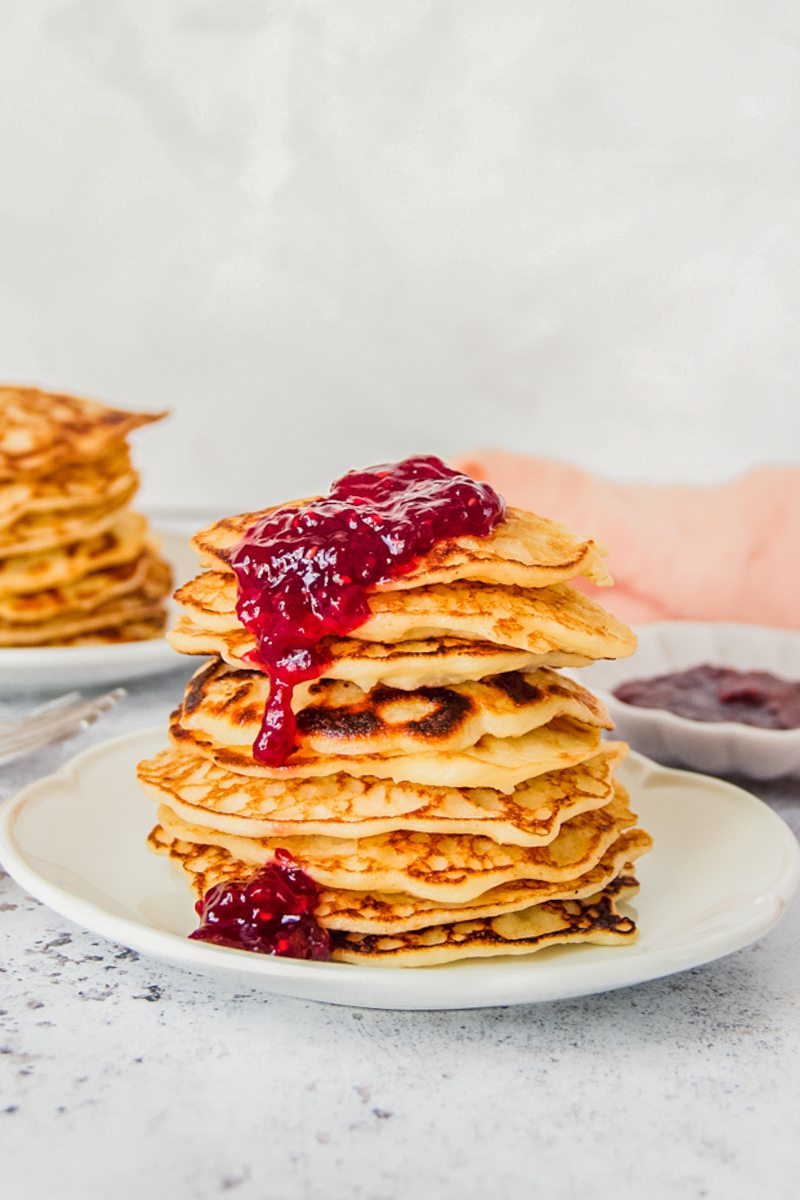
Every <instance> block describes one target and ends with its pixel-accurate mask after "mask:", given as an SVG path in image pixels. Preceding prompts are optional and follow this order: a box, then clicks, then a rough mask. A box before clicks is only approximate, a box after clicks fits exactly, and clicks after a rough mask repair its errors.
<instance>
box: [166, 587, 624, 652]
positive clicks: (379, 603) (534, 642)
mask: <svg viewBox="0 0 800 1200" xmlns="http://www.w3.org/2000/svg"><path fill="white" fill-rule="evenodd" d="M175 599H176V600H177V602H178V603H179V604H180V605H181V606H182V607H183V608H184V609H185V610H186V611H187V612H188V614H189V616H190V617H191V619H192V621H193V623H194V624H195V625H197V626H200V627H201V628H203V629H208V630H214V631H218V632H222V633H225V632H227V631H230V630H235V629H237V628H241V623H240V621H239V618H238V617H237V615H236V580H235V578H234V577H233V576H232V575H231V574H230V573H228V572H223V571H206V572H204V573H203V574H202V575H198V576H197V577H196V578H194V579H192V580H190V581H189V582H188V583H186V584H184V585H183V587H181V588H179V589H178V591H177V592H176V593H175ZM367 603H368V605H369V610H370V616H369V617H368V618H367V620H366V621H365V622H364V623H363V624H362V625H359V626H358V627H357V628H356V629H354V630H353V631H352V634H351V636H352V637H353V638H355V639H357V640H359V641H376V642H381V643H397V642H402V641H406V640H410V641H422V640H424V639H426V638H439V637H457V638H462V639H466V640H473V641H481V642H491V643H493V644H494V645H498V646H510V647H513V648H515V649H518V650H526V651H528V652H529V653H530V654H538V655H544V654H552V653H555V652H562V653H567V654H572V655H576V656H579V657H582V658H588V659H591V660H595V659H601V658H625V657H627V655H629V654H632V653H633V651H634V650H635V649H636V638H635V636H634V634H633V633H632V631H631V630H630V629H629V628H628V627H627V625H624V624H623V623H622V622H621V621H618V620H617V618H616V617H614V616H612V615H611V614H610V613H608V612H606V611H605V609H604V608H602V607H601V606H600V605H599V604H597V603H596V602H595V601H594V600H591V599H590V598H589V597H588V596H584V595H583V594H582V593H581V592H576V591H575V590H574V588H570V587H568V586H567V585H566V584H556V585H554V586H553V587H547V588H535V589H534V588H520V587H502V586H498V585H493V584H484V583H472V582H469V583H449V584H441V585H436V586H432V587H421V588H415V589H413V590H410V591H404V592H380V593H372V594H370V596H369V597H368V599H367ZM253 647H254V648H255V644H254V643H253Z"/></svg>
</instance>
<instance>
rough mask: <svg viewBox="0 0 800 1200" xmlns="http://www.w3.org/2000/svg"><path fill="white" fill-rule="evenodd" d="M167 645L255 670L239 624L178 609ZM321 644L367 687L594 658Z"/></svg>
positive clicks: (330, 663)
mask: <svg viewBox="0 0 800 1200" xmlns="http://www.w3.org/2000/svg"><path fill="white" fill-rule="evenodd" d="M168 638H169V642H170V645H171V646H172V647H173V649H174V650H177V651H179V653H181V654H203V655H205V654H213V655H219V657H220V658H221V659H222V660H223V661H224V662H226V663H228V664H229V665H230V666H233V667H247V668H249V669H250V670H251V671H252V670H259V669H260V668H259V665H258V663H255V662H253V661H252V660H251V659H250V658H248V655H250V654H254V653H255V650H256V643H255V639H254V638H253V636H252V634H250V633H248V632H247V630H246V629H244V628H242V626H238V627H237V628H235V629H231V630H228V631H226V632H225V633H219V632H214V631H211V630H206V629H202V628H201V627H200V626H199V625H196V624H195V622H194V621H193V620H192V618H191V617H189V616H187V615H186V614H185V613H183V614H181V615H180V616H179V617H178V619H177V621H176V622H175V625H174V626H173V628H172V629H171V630H170V631H169V634H168ZM322 648H323V650H324V652H325V656H326V659H327V666H326V668H325V675H326V677H327V678H330V679H341V680H345V681H348V682H350V683H354V684H356V685H357V686H358V687H360V688H361V689H362V690H363V691H369V690H370V689H371V688H373V687H376V686H377V685H378V684H386V685H387V686H389V687H396V688H401V689H403V690H408V689H411V688H415V687H439V686H445V685H449V684H453V683H462V682H463V681H464V680H469V679H483V678H484V677H485V676H486V675H499V674H502V673H503V672H505V671H524V670H536V668H537V667H541V666H549V667H584V666H587V665H588V663H590V662H591V661H592V660H591V659H587V658H582V657H580V656H579V655H575V654H564V653H562V652H560V651H554V652H553V653H551V654H530V653H528V651H527V650H514V649H512V648H511V647H509V646H494V645H492V643H491V642H468V641H465V640H463V639H462V638H426V639H425V640H423V641H405V642H398V643H396V644H395V645H384V644H383V643H381V642H361V641H358V640H357V639H356V638H326V639H325V640H324V641H323V642H322ZM308 689H309V685H308V684H302V683H301V684H298V685H297V687H296V688H295V691H294V695H295V703H296V704H300V705H302V704H304V703H306V701H305V699H304V697H305V696H307V695H308Z"/></svg>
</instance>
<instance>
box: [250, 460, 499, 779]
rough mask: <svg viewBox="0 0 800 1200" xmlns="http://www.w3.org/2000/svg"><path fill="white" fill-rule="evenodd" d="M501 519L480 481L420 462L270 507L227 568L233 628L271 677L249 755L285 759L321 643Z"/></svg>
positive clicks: (354, 477)
mask: <svg viewBox="0 0 800 1200" xmlns="http://www.w3.org/2000/svg"><path fill="white" fill-rule="evenodd" d="M505 512H506V508H505V503H504V502H503V500H502V499H501V498H500V496H498V495H497V493H496V492H495V491H494V489H493V488H491V487H490V486H489V485H488V484H487V483H479V482H477V480H474V479H470V477H469V476H468V475H462V474H461V473H460V472H458V471H453V470H451V469H450V468H449V467H447V466H445V464H444V463H443V462H442V461H441V459H439V458H435V457H433V456H432V455H420V456H418V457H415V458H406V459H404V460H403V462H399V463H387V464H384V465H383V466H377V467H370V468H368V469H367V470H365V471H350V472H349V473H348V474H347V475H344V476H343V477H342V478H341V479H338V480H337V481H336V482H335V483H334V484H333V486H332V487H331V490H330V492H329V494H328V495H327V496H324V497H322V498H321V499H319V500H313V501H311V502H310V503H309V504H304V505H303V506H302V507H300V508H284V509H279V510H278V511H277V512H274V513H270V514H269V515H268V516H265V517H263V518H262V520H260V521H259V522H258V523H257V524H256V525H254V526H253V528H252V529H250V530H248V532H247V533H246V534H245V536H244V538H243V539H242V541H241V542H240V543H239V544H238V546H236V547H235V548H234V550H233V551H232V554H231V559H230V562H231V566H232V568H233V570H234V571H235V573H236V578H237V581H238V600H237V606H236V611H237V613H238V616H239V620H240V621H241V622H242V624H243V625H244V626H245V627H246V628H247V629H249V630H250V632H251V633H252V634H253V635H254V637H255V639H256V645H257V650H256V651H255V653H254V654H253V658H254V660H255V661H257V662H258V664H259V666H261V667H263V669H264V670H265V671H266V672H267V673H268V675H269V677H270V693H269V699H268V701H267V706H266V711H265V713H264V720H263V723H262V726H261V730H260V732H259V735H258V737H257V739H256V741H255V744H254V746H253V753H254V755H255V757H256V758H257V759H259V760H260V761H261V762H264V763H267V764H269V765H270V766H280V765H281V764H282V763H285V762H286V760H287V758H288V757H289V755H290V754H291V753H292V751H293V750H294V748H295V744H296V736H297V727H296V723H295V719H294V713H293V712H292V692H293V690H294V687H295V685H296V684H298V683H301V682H303V681H305V680H308V679H317V678H318V677H319V676H320V675H322V674H323V672H324V670H325V667H326V665H327V663H326V657H325V652H324V647H323V646H322V645H321V643H322V639H323V638H326V637H330V636H337V637H343V636H345V635H347V634H348V633H350V632H351V631H352V630H353V629H356V628H357V627H358V626H359V625H362V624H363V623H364V621H366V620H367V619H368V617H369V606H368V603H367V597H368V594H369V591H370V589H371V588H373V587H375V585H376V584H379V583H384V582H386V581H387V580H389V579H392V578H395V577H396V576H398V575H402V574H403V572H405V571H408V570H409V568H410V567H411V565H412V564H413V563H414V561H415V559H417V558H418V557H419V556H420V555H421V554H425V553H426V552H427V551H429V550H430V549H431V547H432V546H433V545H434V544H435V543H436V542H437V541H441V540H442V539H443V538H456V537H463V536H464V535H467V534H471V535H473V536H478V537H485V536H486V535H487V534H489V533H491V531H492V530H493V529H494V527H495V525H497V524H498V523H499V522H500V521H502V519H503V517H504V516H505Z"/></svg>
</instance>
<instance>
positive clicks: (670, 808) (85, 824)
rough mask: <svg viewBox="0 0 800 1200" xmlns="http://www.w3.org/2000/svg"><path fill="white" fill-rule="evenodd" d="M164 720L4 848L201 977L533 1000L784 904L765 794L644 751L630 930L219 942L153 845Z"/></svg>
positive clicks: (709, 953)
mask: <svg viewBox="0 0 800 1200" xmlns="http://www.w3.org/2000/svg"><path fill="white" fill-rule="evenodd" d="M164 742H165V734H164V731H163V730H152V731H150V732H146V733H138V734H129V735H128V736H126V737H122V738H115V739H113V740H111V741H108V742H105V743H103V744H102V745H100V746H96V747H94V748H92V749H90V750H87V751H85V752H84V753H83V754H80V755H78V757H77V758H75V759H73V760H72V762H71V763H69V764H67V766H66V767H64V768H63V769H62V770H61V771H59V772H58V773H57V774H55V775H51V776H49V777H48V778H47V779H42V780H40V781H39V782H37V783H33V784H31V785H30V786H29V787H27V788H25V789H24V790H23V791H22V792H21V793H19V795H17V796H16V798H15V799H13V800H11V801H10V802H9V803H8V804H7V805H6V806H5V809H4V810H3V811H2V820H0V861H2V863H3V866H4V867H5V868H6V870H7V871H8V872H9V874H10V875H12V876H13V877H14V878H15V879H16V880H17V882H18V883H20V884H21V885H22V886H23V887H24V888H26V889H27V890H28V891H29V892H31V893H32V894H33V895H34V896H36V897H37V898H38V899H39V900H41V901H43V902H44V903H45V904H48V905H50V907H51V908H53V909H55V910H56V911H57V912H59V913H61V914H62V915H63V916H65V917H67V918H69V919H70V920H73V921H75V922H76V923H77V924H79V925H82V926H84V927H85V928H87V929H91V930H93V931H94V932H96V933H99V934H103V935H104V936H106V937H109V938H112V939H114V940H115V941H117V942H120V943H122V944H123V945H124V946H130V947H132V948H133V949H134V950H138V951H140V952H141V953H143V954H149V955H152V956H153V957H155V958H159V959H163V960H164V961H165V962H169V963H173V964H175V965H176V966H179V967H184V968H187V969H190V970H193V971H196V972H199V973H201V974H203V975H207V976H209V977H210V978H214V977H226V978H227V979H229V980H230V981H231V982H232V983H233V984H234V985H238V986H241V985H242V984H249V985H251V986H253V987H257V988H262V989H263V990H264V991H267V992H278V993H282V994H284V995H289V996H297V997H300V998H302V999H308V1000H320V1001H325V1002H328V1003H332V1004H349V1005H355V1006H361V1007H365V1008H399V1009H458V1008H479V1007H485V1006H492V1005H508V1004H527V1003H532V1002H536V1001H543V1000H556V999H562V998H566V997H570V996H582V995H587V994H589V993H593V992H603V991H607V990H609V989H612V988H620V987H626V986H628V985H629V984H635V983H643V982H645V981H646V980H649V979H656V978H658V977H660V976H663V975H669V974H672V973H673V972H675V971H683V970H686V969H687V968H688V967H696V966H699V965H700V964H702V963H706V962H709V961H711V960H712V959H715V958H719V957H721V956H722V955H724V954H730V953H731V951H733V950H738V949H740V948H741V947H742V946H746V945H748V943H750V942H752V941H754V940H755V939H756V938H758V937H760V936H761V935H762V934H764V933H766V932H767V931H768V930H769V929H770V928H771V927H772V926H773V925H774V924H775V922H776V921H777V920H778V918H779V917H780V916H781V914H782V912H783V911H784V909H785V907H786V905H787V903H788V901H789V900H790V898H791V896H792V894H793V893H794V891H795V889H796V887H797V884H798V878H799V877H800V851H799V850H798V844H797V841H796V839H795V837H794V835H793V833H792V832H791V830H790V829H789V828H788V827H787V826H786V825H785V824H784V822H783V821H781V819H780V818H779V817H777V816H776V815H775V814H774V813H773V812H772V810H771V809H770V808H769V807H768V806H767V805H766V804H763V803H762V802H761V801H760V800H757V799H756V798H755V797H754V796H751V795H750V794H749V793H748V792H745V791H742V790H741V789H740V788H736V787H733V786H731V785H730V784H727V783H722V782H720V781H719V780H716V779H710V778H707V777H705V776H701V775H690V774H687V773H686V772H683V771H674V770H668V769H666V768H663V767H658V766H656V765H655V764H654V763H651V762H649V761H648V760H647V759H644V758H641V757H639V756H638V755H632V756H631V758H630V759H629V760H628V761H626V762H625V763H624V764H623V767H622V770H621V771H620V778H621V780H622V782H623V783H624V784H625V785H626V787H627V788H628V789H629V791H630V793H631V799H632V804H633V807H634V809H635V811H637V812H638V813H639V814H640V818H641V824H642V825H643V826H644V827H645V828H646V829H648V830H649V831H650V833H651V834H652V835H653V838H654V843H655V845H654V849H653V850H652V852H651V853H650V854H648V855H646V856H645V857H644V858H643V859H641V860H640V861H639V863H638V864H637V873H638V875H639V877H640V879H641V892H640V893H639V895H638V896H637V897H636V899H635V902H634V904H633V905H632V906H631V907H632V910H633V911H634V912H635V914H636V919H637V923H638V925H639V940H638V941H637V942H636V943H635V944H634V945H631V946H622V947H613V946H590V945H587V946H574V947H566V946H565V947H559V948H555V949H552V950H545V951H542V952H540V953H539V954H534V955H531V956H529V957H527V958H507V959H503V958H497V959H484V960H478V961H472V962H464V963H458V964H453V965H451V966H446V967H428V968H417V969H405V970H402V969H399V968H385V967H356V966H348V965H344V964H337V963H313V962H298V961H295V960H292V959H286V958H269V957H266V956H262V955H257V954H248V953H246V952H244V951H239V950H227V949H224V948H221V947H217V946H209V945H206V944H204V943H202V942H196V941H189V940H188V939H187V937H186V935H187V934H188V933H189V931H190V930H191V929H193V928H194V927H195V924H196V918H195V914H194V911H193V905H192V897H191V894H190V892H189V888H188V886H187V884H186V882H185V879H184V877H183V875H182V874H181V872H180V871H179V870H178V869H177V868H175V867H173V866H172V865H171V864H170V863H169V862H168V861H167V860H166V859H163V858H159V857H157V856H155V855H154V854H152V853H151V852H150V851H149V850H148V849H147V846H146V844H145V837H146V835H147V832H148V830H149V829H150V828H151V826H152V824H153V820H154V811H153V807H152V805H151V804H150V802H149V801H147V800H146V799H145V798H144V797H143V796H142V794H141V792H140V791H139V788H138V786H137V783H136V779H135V775H134V770H135V766H136V763H137V762H138V761H139V759H141V758H144V757H146V756H148V755H151V754H153V753H155V752H156V751H157V750H158V749H160V748H161V747H162V746H163V744H164Z"/></svg>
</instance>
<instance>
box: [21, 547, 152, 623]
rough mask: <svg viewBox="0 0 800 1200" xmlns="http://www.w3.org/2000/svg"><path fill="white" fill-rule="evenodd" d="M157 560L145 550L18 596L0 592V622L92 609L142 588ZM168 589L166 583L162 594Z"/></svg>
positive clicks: (46, 619) (42, 619) (28, 620)
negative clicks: (38, 590)
mask: <svg viewBox="0 0 800 1200" xmlns="http://www.w3.org/2000/svg"><path fill="white" fill-rule="evenodd" d="M158 562H159V560H158V557H157V555H155V554H152V553H145V554H140V555H139V557H138V558H135V559H133V560H132V561H131V562H127V563H119V564H118V565H117V566H114V567H104V568H102V570H99V571H92V572H91V573H90V574H88V575H84V576H83V577H82V578H80V579H77V580H75V582H73V583H67V584H64V585H63V586H62V587H58V588H48V589H46V590H43V591H40V592H26V593H23V594H22V595H14V594H13V593H11V594H4V593H2V592H0V624H23V625H42V624H45V623H47V622H52V621H58V620H61V619H63V618H65V617H69V616H73V615H75V614H78V613H85V612H92V611H93V610H95V609H97V608H99V606H100V605H101V604H106V603H107V602H108V601H110V600H112V599H113V598H114V597H115V596H125V595H127V594H128V593H130V592H135V591H138V590H139V589H141V588H144V587H146V586H147V582H148V578H149V577H150V576H151V574H152V573H153V572H154V571H157V570H160V568H159V567H158V566H157V564H158ZM168 588H169V584H167V588H166V589H165V591H164V592H163V593H162V595H163V594H166V591H167V590H168Z"/></svg>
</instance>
